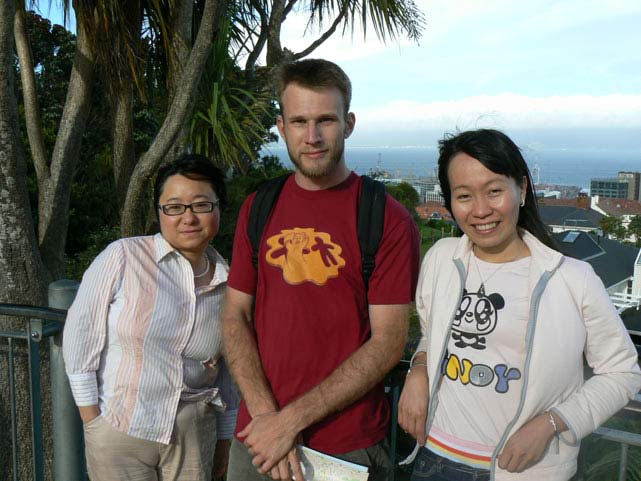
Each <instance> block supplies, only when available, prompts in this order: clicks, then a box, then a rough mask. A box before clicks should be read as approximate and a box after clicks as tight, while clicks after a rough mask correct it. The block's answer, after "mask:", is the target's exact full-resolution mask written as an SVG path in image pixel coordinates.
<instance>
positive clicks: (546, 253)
mask: <svg viewBox="0 0 641 481" xmlns="http://www.w3.org/2000/svg"><path fill="white" fill-rule="evenodd" d="M519 235H520V236H521V239H523V242H525V245H527V247H528V249H529V250H530V254H531V256H532V264H533V265H536V266H538V268H539V269H540V270H541V271H542V272H545V271H553V270H555V269H556V268H557V267H558V266H559V264H560V263H561V262H562V260H563V254H561V253H560V252H558V251H555V250H554V249H551V248H550V247H548V246H546V245H545V244H543V243H542V242H541V241H540V240H538V239H537V238H536V237H534V236H533V235H532V234H530V233H529V232H528V231H526V230H525V229H521V228H519ZM472 246H473V244H472V241H470V238H469V237H468V236H467V235H465V234H464V235H463V237H461V238H460V240H459V242H458V244H457V245H456V249H455V250H454V255H453V258H454V259H460V260H461V261H462V262H463V263H464V264H465V265H468V263H469V260H470V257H471V254H472Z"/></svg>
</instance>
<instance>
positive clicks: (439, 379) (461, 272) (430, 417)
mask: <svg viewBox="0 0 641 481" xmlns="http://www.w3.org/2000/svg"><path fill="white" fill-rule="evenodd" d="M452 261H453V262H454V265H455V266H456V270H457V271H458V274H459V280H460V286H459V294H458V299H457V301H456V303H455V305H454V312H452V314H451V316H450V322H449V323H448V326H447V333H446V335H445V341H444V343H443V346H442V347H441V354H440V356H439V358H438V359H439V361H438V371H437V374H438V375H437V379H436V382H435V383H434V385H433V386H432V392H431V393H430V399H429V403H430V406H433V408H432V409H428V413H429V414H428V416H427V420H426V421H425V436H426V439H425V444H427V435H428V434H429V429H430V427H431V425H432V421H433V420H434V414H435V413H436V407H437V405H438V401H437V400H436V393H437V392H438V390H439V388H440V387H441V382H442V381H443V375H442V373H441V369H442V368H441V366H442V365H443V360H444V359H445V352H446V351H447V345H448V344H449V342H450V335H451V333H452V324H453V323H454V316H456V311H457V310H458V308H459V307H460V305H461V299H463V290H464V288H465V277H466V272H465V267H464V266H463V263H462V262H461V261H460V259H452Z"/></svg>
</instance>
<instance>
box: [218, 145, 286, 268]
mask: <svg viewBox="0 0 641 481" xmlns="http://www.w3.org/2000/svg"><path fill="white" fill-rule="evenodd" d="M286 172H288V170H287V169H285V168H284V167H283V165H282V164H281V163H280V161H279V160H278V157H273V156H265V157H263V158H262V159H261V160H260V161H258V162H257V163H256V164H252V165H251V166H250V168H249V170H247V172H245V173H244V174H241V173H238V174H237V175H235V176H234V177H233V178H232V179H231V180H230V181H229V183H228V184H227V197H228V201H229V205H228V206H227V208H226V209H225V211H224V212H223V213H222V216H221V221H220V230H219V232H218V236H217V237H216V238H215V239H214V245H215V247H216V249H217V250H218V252H220V253H221V254H222V255H223V257H225V258H226V259H227V260H231V255H232V246H233V242H234V233H235V232H236V222H237V220H238V215H239V212H240V208H241V206H242V204H243V202H244V201H245V199H246V198H247V196H248V195H249V194H251V193H252V192H255V191H256V190H257V189H258V188H259V187H260V186H261V185H262V184H263V183H264V182H265V181H267V180H269V179H273V178H274V177H278V176H279V175H282V174H284V173H286Z"/></svg>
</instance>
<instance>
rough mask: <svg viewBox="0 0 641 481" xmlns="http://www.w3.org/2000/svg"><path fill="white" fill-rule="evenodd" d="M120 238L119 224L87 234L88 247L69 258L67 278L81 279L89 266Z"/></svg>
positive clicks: (86, 242)
mask: <svg viewBox="0 0 641 481" xmlns="http://www.w3.org/2000/svg"><path fill="white" fill-rule="evenodd" d="M119 238H120V227H119V226H112V227H109V226H103V227H99V228H98V229H97V230H95V231H93V232H91V233H90V234H89V235H87V236H86V241H85V244H86V248H85V250H83V251H82V252H78V253H77V254H75V255H73V256H70V257H69V258H67V279H73V280H77V281H80V280H81V279H82V275H83V274H84V272H85V271H86V270H87V267H89V265H90V264H91V263H92V262H93V260H94V259H95V258H96V256H97V255H98V254H100V253H101V252H102V251H103V250H104V249H105V247H107V246H108V245H109V244H110V243H112V242H113V241H115V240H117V239H119Z"/></svg>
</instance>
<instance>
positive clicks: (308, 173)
mask: <svg viewBox="0 0 641 481" xmlns="http://www.w3.org/2000/svg"><path fill="white" fill-rule="evenodd" d="M278 88H279V89H278V93H279V101H280V107H281V116H279V118H278V130H279V132H280V134H281V136H282V137H283V139H284V140H285V142H286V144H287V150H288V152H289V155H290V157H291V160H292V162H293V163H294V165H295V166H296V171H295V173H294V175H292V176H291V177H289V179H287V181H286V183H285V185H284V187H283V190H282V191H281V193H280V196H279V198H278V201H277V203H276V205H275V206H274V209H273V212H272V215H271V217H270V218H269V221H268V222H267V225H266V226H265V230H264V232H263V237H262V240H261V244H260V248H259V252H258V269H256V268H255V267H254V265H253V264H252V248H251V243H250V241H249V237H248V234H247V222H248V217H249V212H250V209H251V205H252V202H253V200H254V195H252V196H250V197H249V198H248V199H247V200H246V201H245V204H244V205H243V208H242V210H241V213H240V217H239V219H238V226H237V230H236V237H235V240H234V253H233V259H232V266H231V272H230V275H229V280H228V290H227V299H226V305H225V310H224V313H223V333H224V342H225V351H226V360H227V362H228V364H229V366H230V369H231V371H232V373H233V375H234V377H235V379H236V382H237V384H238V387H239V388H240V391H241V393H242V395H243V399H244V401H243V404H242V405H241V408H240V412H239V415H238V425H237V432H236V438H237V439H235V440H234V441H233V443H232V448H231V452H230V461H229V472H228V476H227V479H228V481H251V480H254V479H255V480H263V479H269V478H268V477H266V476H265V475H264V473H269V475H270V476H271V478H273V479H290V478H291V474H293V475H294V476H296V479H297V480H300V479H302V473H301V472H300V465H299V463H298V460H297V457H296V450H295V448H294V446H295V444H296V443H297V442H300V443H303V444H305V445H307V446H310V447H311V448H313V449H317V450H319V451H322V452H325V453H328V454H331V455H333V456H336V457H340V458H342V459H346V460H349V461H353V462H356V463H359V464H365V465H367V466H369V467H370V472H371V473H372V474H371V477H370V479H371V480H372V481H374V480H383V479H387V475H388V470H389V469H390V466H389V458H388V456H387V449H386V442H385V436H386V433H387V428H388V425H389V406H388V404H387V402H386V399H385V396H384V390H383V385H382V383H381V381H382V379H383V377H384V375H385V374H386V373H387V372H388V371H389V370H390V369H391V368H392V367H393V366H394V365H396V363H397V362H398V361H399V359H400V358H401V355H402V353H403V348H404V346H405V342H406V338H407V318H408V311H409V307H408V305H409V303H410V302H411V301H412V300H413V296H414V289H415V287H416V278H417V274H418V264H419V259H418V257H419V253H418V232H417V229H416V225H415V224H414V221H413V220H412V218H411V216H410V215H409V213H408V212H407V210H406V209H405V208H404V207H403V206H401V205H400V204H399V203H398V202H396V201H395V200H394V199H392V198H391V197H389V196H388V197H387V200H386V207H385V224H384V228H383V237H382V240H381V243H380V245H379V249H378V252H377V254H376V259H375V260H376V266H375V269H374V271H373V273H372V276H371V278H370V281H369V288H368V289H366V288H365V285H364V281H363V276H362V269H361V253H360V246H359V242H358V235H357V223H356V220H357V213H358V203H359V199H360V193H361V188H362V182H361V179H360V177H358V176H357V175H356V174H354V173H353V172H350V171H349V170H348V168H347V166H346V165H345V158H344V142H345V139H346V138H347V137H349V135H350V134H351V133H352V131H353V129H354V124H355V117H354V114H353V113H351V112H349V103H350V100H351V84H350V81H349V79H348V78H347V76H346V75H345V73H344V72H343V71H342V70H341V69H340V68H339V67H338V66H337V65H335V64H333V63H331V62H327V61H324V60H302V61H299V62H296V63H292V64H288V65H286V66H285V67H283V68H282V70H281V71H280V78H279V86H278ZM290 470H291V471H290Z"/></svg>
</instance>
